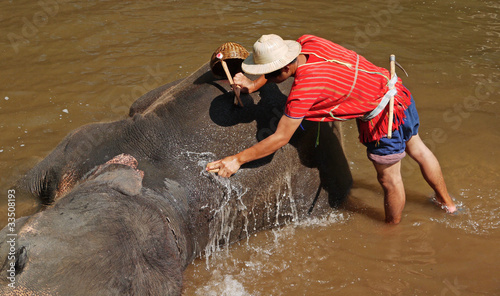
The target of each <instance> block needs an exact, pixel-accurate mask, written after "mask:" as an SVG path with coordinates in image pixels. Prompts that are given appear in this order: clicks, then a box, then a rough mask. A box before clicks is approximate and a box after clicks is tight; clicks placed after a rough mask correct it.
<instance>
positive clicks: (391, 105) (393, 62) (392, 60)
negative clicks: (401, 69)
mask: <svg viewBox="0 0 500 296" xmlns="http://www.w3.org/2000/svg"><path fill="white" fill-rule="evenodd" d="M390 63H391V79H392V78H393V77H394V75H396V56H395V55H393V54H391V57H390ZM393 87H396V86H395V85H394V86H393ZM393 120H394V96H391V97H390V98H389V127H388V131H387V138H389V139H390V138H392V121H393Z"/></svg>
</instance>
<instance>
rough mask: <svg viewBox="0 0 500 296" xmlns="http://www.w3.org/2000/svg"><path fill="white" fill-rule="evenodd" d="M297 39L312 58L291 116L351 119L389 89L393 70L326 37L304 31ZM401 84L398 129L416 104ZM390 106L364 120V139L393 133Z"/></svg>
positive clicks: (295, 89)
mask: <svg viewBox="0 0 500 296" xmlns="http://www.w3.org/2000/svg"><path fill="white" fill-rule="evenodd" d="M297 41H298V42H299V43H300V44H301V45H302V51H301V53H302V54H305V55H308V60H307V62H306V64H304V65H301V66H300V67H299V68H298V69H297V71H296V73H295V80H294V83H293V86H292V90H291V91H290V95H289V96H288V100H287V103H286V107H285V115H286V116H289V117H291V118H304V119H306V120H311V121H335V120H347V119H352V118H359V117H361V116H363V115H365V114H366V113H367V112H370V111H372V110H373V109H375V108H376V107H377V106H378V104H379V103H380V100H381V98H382V97H383V96H384V94H385V93H386V92H387V91H388V88H389V87H388V81H389V77H390V74H389V71H388V70H386V69H384V68H381V67H377V66H375V65H374V64H372V63H370V62H369V61H368V60H366V59H365V58H364V57H362V56H360V55H358V54H357V53H355V52H354V51H351V50H348V49H346V48H344V47H342V46H340V45H338V44H335V43H333V42H331V41H328V40H326V39H322V38H320V37H316V36H312V35H304V36H302V37H300V38H299V39H298V40H297ZM356 69H357V70H356ZM396 89H397V90H398V94H397V95H396V96H395V102H396V103H395V108H394V118H395V122H394V125H393V129H394V130H395V129H397V128H398V127H399V125H400V124H402V122H403V118H404V110H406V109H407V108H408V105H409V104H410V93H409V91H408V90H407V89H406V88H405V87H404V86H403V85H402V83H401V79H398V83H397V84H396ZM387 110H388V108H385V110H383V111H382V112H380V114H379V115H378V116H376V117H375V118H373V119H372V120H370V121H367V122H364V121H360V122H359V123H360V124H359V131H360V140H361V141H362V142H364V143H366V142H371V141H375V140H379V139H380V138H382V137H384V136H385V135H386V134H387V121H388V116H386V114H387ZM384 120H385V122H384ZM384 127H385V131H384V130H383V128H384Z"/></svg>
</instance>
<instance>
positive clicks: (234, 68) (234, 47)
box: [210, 42, 250, 77]
mask: <svg viewBox="0 0 500 296" xmlns="http://www.w3.org/2000/svg"><path fill="white" fill-rule="evenodd" d="M249 55H250V53H249V52H248V51H247V50H246V49H245V48H244V47H243V46H242V45H240V44H238V43H234V42H226V43H224V44H222V45H221V46H220V47H219V48H217V50H215V51H214V53H213V54H212V58H211V59H210V69H212V73H214V75H216V76H219V77H226V73H225V72H224V69H223V68H222V65H221V63H220V61H221V60H224V61H225V62H226V64H227V66H228V68H229V71H230V72H231V75H234V74H236V73H238V72H241V71H242V70H241V63H242V62H243V60H244V59H246V58H247V57H248V56H249Z"/></svg>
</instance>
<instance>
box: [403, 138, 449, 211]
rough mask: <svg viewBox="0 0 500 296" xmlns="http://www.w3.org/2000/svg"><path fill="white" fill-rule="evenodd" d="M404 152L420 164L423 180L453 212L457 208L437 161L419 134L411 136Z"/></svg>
mask: <svg viewBox="0 0 500 296" xmlns="http://www.w3.org/2000/svg"><path fill="white" fill-rule="evenodd" d="M406 153H408V155H410V156H411V158H413V159H414V160H415V161H416V162H417V163H418V164H419V165H420V171H421V172H422V175H423V176H424V179H425V181H427V183H428V184H429V185H430V186H431V187H432V189H433V190H434V192H435V193H436V198H437V200H438V202H439V203H441V205H443V206H445V207H446V210H447V211H448V212H449V213H453V212H455V211H456V210H457V208H456V206H455V204H454V203H453V201H452V199H451V197H450V195H449V194H448V189H446V183H445V182H444V178H443V172H442V171H441V166H440V165H439V161H438V160H437V158H436V156H435V155H434V153H432V151H431V150H430V149H429V148H427V146H426V145H425V144H424V142H423V141H422V139H420V137H419V135H415V136H413V137H412V138H411V139H410V140H409V141H408V142H407V143H406Z"/></svg>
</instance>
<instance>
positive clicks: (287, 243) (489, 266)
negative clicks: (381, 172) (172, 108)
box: [0, 0, 500, 296]
mask: <svg viewBox="0 0 500 296" xmlns="http://www.w3.org/2000/svg"><path fill="white" fill-rule="evenodd" d="M499 12H500V3H499V2H498V1H487V0H483V1H477V0H472V1H471V0H468V1H465V0H457V1H450V0H442V1H432V0H425V1H379V0H373V1H346V0H344V1H326V0H313V1H307V2H306V1H293V0H288V1H283V0H277V1H260V0H253V1H241V0H232V1H227V0H216V1H203V0H202V1H200V0H196V1H194V0H184V1H65V0H59V1H57V2H56V0H42V1H27V0H18V1H12V0H11V1H2V2H1V4H0V21H1V26H0V32H1V34H0V36H1V40H2V41H1V42H0V52H1V60H0V116H1V120H0V135H1V136H0V160H1V162H0V189H1V191H0V197H1V200H0V205H1V208H2V210H1V213H0V219H1V225H0V226H2V227H3V226H4V225H5V224H6V217H7V191H8V189H10V188H12V185H13V184H14V182H15V180H17V179H18V178H19V177H20V176H21V175H22V174H23V173H24V172H26V171H27V170H28V169H29V168H31V167H33V166H34V165H35V164H36V163H37V162H38V161H40V160H41V159H42V158H43V157H45V156H46V155H47V154H48V153H49V152H50V151H51V150H52V149H53V148H54V147H55V146H56V145H57V144H58V143H59V142H60V141H61V139H62V138H63V137H64V136H65V135H66V134H67V133H68V132H70V131H71V130H73V129H75V128H77V127H79V126H81V125H83V124H87V123H91V122H98V121H112V120H118V119H121V118H124V117H125V116H126V114H127V110H128V107H129V106H130V104H131V103H132V102H133V101H134V100H135V99H136V98H138V97H139V96H140V95H142V94H143V93H145V92H146V91H147V90H150V89H153V88H155V87H158V86H160V85H163V84H165V83H168V82H170V81H173V80H176V79H179V78H182V77H185V76H187V75H188V74H189V73H191V72H193V71H194V70H196V69H197V68H198V67H200V66H201V65H202V64H203V63H205V62H206V61H208V60H209V59H210V56H211V54H212V52H213V51H214V50H215V49H216V48H217V47H218V46H219V45H221V44H222V43H224V42H228V41H233V42H237V43H240V44H242V45H243V46H245V47H246V48H247V49H249V50H251V47H252V44H253V43H254V42H255V40H257V38H258V37H259V36H260V35H262V34H268V33H276V34H279V35H281V36H282V37H284V38H285V39H296V38H298V37H299V36H300V35H302V34H315V35H318V36H321V37H324V38H327V39H330V40H332V41H335V42H337V43H339V44H342V45H344V46H346V47H348V48H350V49H354V50H356V51H357V52H358V53H360V54H362V55H363V56H365V57H366V58H368V59H369V60H371V61H372V62H374V63H375V64H377V65H380V66H388V57H389V55H390V54H391V53H394V54H395V55H396V57H397V59H398V61H399V62H400V63H401V64H402V65H403V66H404V67H405V69H406V70H407V72H408V73H409V77H403V80H404V83H405V85H406V86H407V87H408V88H409V89H410V90H411V91H412V93H413V96H414V98H415V101H416V104H417V107H418V110H419V114H420V119H421V128H420V135H421V137H422V139H424V141H425V142H426V143H427V144H428V146H429V147H430V148H431V149H432V150H433V151H434V153H435V154H436V156H437V157H438V159H439V160H440V163H441V166H442V169H443V172H444V175H445V179H446V182H447V185H448V189H449V191H450V193H451V194H452V195H453V197H454V198H455V200H456V202H457V204H458V205H459V206H460V209H461V210H460V213H459V214H458V215H448V214H445V213H443V212H442V211H441V210H440V209H438V208H436V207H435V206H433V204H432V203H431V202H430V198H431V197H432V191H431V189H430V187H428V186H427V184H426V183H425V181H424V180H423V178H422V176H421V175H420V173H419V169H418V166H417V165H416V164H415V163H414V162H413V161H412V160H410V159H405V160H404V161H403V169H402V171H403V178H404V182H405V188H406V193H407V203H406V208H405V211H404V216H403V221H402V223H401V224H400V225H398V226H387V225H385V224H384V223H383V202H382V199H383V194H382V190H381V188H380V186H379V185H378V183H377V181H376V175H375V171H374V169H373V167H372V165H371V163H370V161H368V160H367V159H366V155H365V150H364V148H363V147H362V146H361V145H360V144H359V143H358V142H357V139H356V138H357V131H356V127H355V125H354V122H350V123H348V124H347V125H346V126H345V129H344V131H343V133H344V137H345V139H344V140H345V145H346V150H345V151H346V154H347V158H348V160H349V163H350V166H351V170H352V173H353V178H354V185H353V189H352V192H351V195H350V197H349V201H348V202H347V204H346V205H344V206H343V207H341V208H339V209H336V210H333V211H332V213H331V214H330V215H329V216H327V217H323V218H321V219H313V220H307V221H303V222H300V223H296V224H290V225H287V226H285V227H283V228H281V229H277V230H271V231H264V232H261V233H259V234H257V235H255V236H252V237H251V238H249V239H248V240H244V241H242V242H240V243H238V244H234V245H232V246H230V247H229V248H228V249H226V250H224V251H221V252H219V253H218V254H216V255H215V256H214V257H211V258H210V259H206V258H200V259H198V260H196V261H195V262H194V263H193V264H191V265H190V266H189V267H188V269H187V271H186V273H185V289H184V292H183V294H184V295H186V296H187V295H500V265H499V262H500V252H499V249H500V232H499V227H500V197H499V196H498V195H499V190H498V184H499V171H500V162H499V159H498V151H499V148H498V147H500V131H499V129H498V126H499V123H500V120H499V119H500V118H499V114H500V104H498V103H499V96H500V74H499V68H500V67H499V64H500V63H499V62H500V54H499V48H500V43H499V40H500V38H499V37H500V17H499ZM403 75H404V74H403V72H402V71H399V76H400V77H402V76H403ZM235 152H236V151H235ZM36 209H37V205H36V203H34V202H32V201H30V200H25V199H22V197H19V199H18V200H17V204H16V211H17V215H18V216H20V215H27V214H30V213H32V212H33V211H35V210H36Z"/></svg>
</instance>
